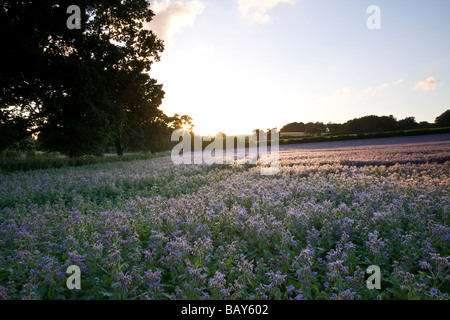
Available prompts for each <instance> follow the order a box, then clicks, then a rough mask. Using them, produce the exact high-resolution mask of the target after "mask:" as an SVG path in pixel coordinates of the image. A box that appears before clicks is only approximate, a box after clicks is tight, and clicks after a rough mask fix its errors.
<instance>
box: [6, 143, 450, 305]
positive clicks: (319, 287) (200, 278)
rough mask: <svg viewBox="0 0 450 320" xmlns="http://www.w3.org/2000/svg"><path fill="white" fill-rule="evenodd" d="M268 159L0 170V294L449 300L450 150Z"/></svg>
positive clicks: (290, 153)
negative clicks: (374, 270) (273, 163)
mask: <svg viewBox="0 0 450 320" xmlns="http://www.w3.org/2000/svg"><path fill="white" fill-rule="evenodd" d="M280 156H281V157H280V163H281V167H280V170H279V172H278V174H276V175H271V176H264V175H261V174H260V170H259V168H258V166H257V165H239V164H234V165H230V166H227V165H212V166H207V165H174V164H173V163H172V161H171V159H170V157H164V158H156V159H150V160H139V161H133V162H126V163H125V162H116V163H108V164H98V165H92V166H84V167H67V168H60V169H46V170H36V171H28V172H16V173H8V174H1V175H0V299H449V294H450V273H449V258H450V257H449V241H450V228H449V225H450V220H449V210H450V200H449V196H450V142H439V143H427V144H410V145H397V146H368V147H363V146H361V147H356V148H341V149H330V150H303V151H302V150H287V151H283V152H281V154H280ZM70 265H77V266H79V267H80V269H81V289H80V290H69V289H68V288H67V286H66V280H67V278H68V276H69V275H68V274H67V273H66V270H67V268H68V267H69V266H70ZM370 265H377V266H379V267H380V270H381V273H382V278H381V289H378V290H377V289H369V288H367V285H366V280H367V278H368V277H369V275H368V274H367V273H366V269H367V267H368V266H370Z"/></svg>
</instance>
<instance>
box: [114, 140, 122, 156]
mask: <svg viewBox="0 0 450 320" xmlns="http://www.w3.org/2000/svg"><path fill="white" fill-rule="evenodd" d="M115 144H116V150H117V155H118V156H123V146H122V144H121V143H120V139H119V138H117V139H116V141H115Z"/></svg>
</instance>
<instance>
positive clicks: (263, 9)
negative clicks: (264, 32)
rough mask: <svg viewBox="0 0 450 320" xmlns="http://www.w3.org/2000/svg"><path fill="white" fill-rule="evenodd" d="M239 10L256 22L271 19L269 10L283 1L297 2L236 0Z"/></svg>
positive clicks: (291, 2) (291, 1)
mask: <svg viewBox="0 0 450 320" xmlns="http://www.w3.org/2000/svg"><path fill="white" fill-rule="evenodd" d="M236 2H237V6H238V7H237V9H238V11H239V12H240V13H241V14H242V15H244V16H245V17H249V18H250V19H252V20H253V21H255V22H260V23H266V22H268V21H269V20H270V16H269V11H271V10H272V9H273V8H275V7H276V6H277V5H279V4H281V3H287V4H295V0H236Z"/></svg>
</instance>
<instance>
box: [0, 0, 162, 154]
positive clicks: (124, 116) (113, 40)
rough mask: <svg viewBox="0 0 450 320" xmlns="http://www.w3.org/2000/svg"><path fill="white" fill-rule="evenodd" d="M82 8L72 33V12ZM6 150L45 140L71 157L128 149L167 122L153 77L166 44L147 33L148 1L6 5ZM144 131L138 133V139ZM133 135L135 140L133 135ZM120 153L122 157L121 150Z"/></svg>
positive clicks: (2, 78)
mask: <svg viewBox="0 0 450 320" xmlns="http://www.w3.org/2000/svg"><path fill="white" fill-rule="evenodd" d="M70 5H77V6H78V7H79V8H80V9H81V29H69V28H68V27H67V24H66V21H67V19H68V18H69V17H70V13H69V14H68V13H67V12H66V11H67V8H68V7H69V6H70ZM0 6H1V7H0V26H1V30H0V36H1V38H2V40H3V43H4V49H2V50H1V51H0V63H1V64H2V66H1V69H0V70H1V71H0V84H1V95H0V111H1V113H0V132H4V131H7V132H9V134H8V135H7V136H5V137H2V139H1V144H0V148H5V147H6V146H7V145H8V144H9V143H11V142H13V141H14V140H17V139H20V138H23V137H26V136H27V135H30V134H32V133H39V137H40V139H41V140H42V143H43V145H44V146H45V147H46V148H47V149H53V150H60V151H65V152H67V153H68V154H70V155H71V156H78V155H82V154H86V153H101V151H102V150H103V149H104V147H105V145H106V144H108V143H111V142H113V141H114V142H116V145H121V144H123V141H122V139H123V136H124V133H125V132H127V131H128V132H131V131H132V129H133V128H135V130H134V131H136V132H138V133H137V134H138V135H141V136H143V134H142V130H143V129H142V127H139V125H142V124H143V123H147V122H152V121H154V120H155V118H161V112H159V111H158V109H157V108H158V107H159V105H160V104H161V102H162V99H163V97H164V92H163V90H162V85H160V84H157V82H156V80H154V79H151V77H150V76H149V75H148V71H150V68H151V65H152V63H153V62H154V61H158V60H159V54H160V52H162V50H163V43H162V41H161V40H159V39H158V38H157V37H156V35H155V34H154V33H153V32H152V31H150V30H146V29H144V28H143V23H144V22H146V21H147V22H148V21H150V20H151V19H152V17H153V12H152V11H151V9H150V7H149V2H147V1H146V0H129V1H126V0H102V1H99V0H94V1H83V0H80V1H72V0H71V1H56V0H41V1H12V0H6V1H1V5H0ZM139 132H140V133H139ZM128 135H130V133H128ZM118 151H119V150H118Z"/></svg>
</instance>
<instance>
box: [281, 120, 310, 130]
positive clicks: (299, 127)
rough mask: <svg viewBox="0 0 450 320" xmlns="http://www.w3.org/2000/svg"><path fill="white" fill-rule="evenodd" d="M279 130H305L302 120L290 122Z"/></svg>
mask: <svg viewBox="0 0 450 320" xmlns="http://www.w3.org/2000/svg"><path fill="white" fill-rule="evenodd" d="M280 132H305V124H304V123H303V122H300V123H299V122H291V123H288V124H287V125H285V126H284V127H282V128H281V129H280Z"/></svg>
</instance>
